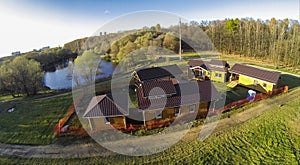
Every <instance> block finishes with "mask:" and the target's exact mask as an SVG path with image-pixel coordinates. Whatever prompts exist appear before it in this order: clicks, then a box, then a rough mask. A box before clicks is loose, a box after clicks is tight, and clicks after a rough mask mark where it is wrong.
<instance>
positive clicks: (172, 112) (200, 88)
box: [137, 80, 221, 125]
mask: <svg viewBox="0 0 300 165" xmlns="http://www.w3.org/2000/svg"><path fill="white" fill-rule="evenodd" d="M149 91H150V92H149ZM137 98H138V108H139V110H140V111H141V112H142V113H143V120H144V124H145V125H146V122H148V121H153V120H164V119H168V118H172V117H176V116H180V115H187V114H195V116H198V117H204V116H206V114H207V113H208V110H209V106H210V103H211V102H213V101H216V100H218V99H220V98H221V96H220V95H219V93H218V91H217V90H216V88H215V87H214V86H213V84H212V83H211V81H209V80H207V81H196V82H188V83H182V84H180V83H179V84H173V83H172V81H170V80H167V81H166V80H164V81H150V82H147V84H143V85H142V86H140V87H138V88H137Z"/></svg>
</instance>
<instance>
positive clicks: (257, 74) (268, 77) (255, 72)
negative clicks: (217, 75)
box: [230, 64, 280, 84]
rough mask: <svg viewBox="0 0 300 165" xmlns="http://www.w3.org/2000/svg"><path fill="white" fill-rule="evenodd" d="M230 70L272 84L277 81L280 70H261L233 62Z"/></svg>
mask: <svg viewBox="0 0 300 165" xmlns="http://www.w3.org/2000/svg"><path fill="white" fill-rule="evenodd" d="M230 72H232V73H237V74H242V75H246V76H249V77H253V78H257V79H260V80H263V81H267V82H271V83H274V84H276V83H277V81H278V79H279V77H280V72H275V71H268V70H263V69H259V68H255V67H251V66H247V65H242V64H234V65H233V66H232V68H231V69H230Z"/></svg>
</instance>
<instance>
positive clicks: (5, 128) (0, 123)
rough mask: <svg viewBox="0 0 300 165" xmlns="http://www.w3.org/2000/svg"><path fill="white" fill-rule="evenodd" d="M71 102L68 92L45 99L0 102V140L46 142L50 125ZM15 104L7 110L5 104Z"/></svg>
mask: <svg viewBox="0 0 300 165" xmlns="http://www.w3.org/2000/svg"><path fill="white" fill-rule="evenodd" d="M71 103H72V97H71V95H70V94H68V95H66V96H60V97H56V98H50V99H45V100H35V101H34V100H29V99H28V100H26V101H11V102H5V103H0V132H1V133H0V142H3V143H13V144H50V143H51V140H52V139H53V138H54V135H53V128H54V125H55V124H57V122H58V120H59V119H60V118H62V117H63V116H64V115H65V114H66V112H67V110H68V108H69V107H70V105H71ZM12 105H16V109H15V110H14V111H13V112H11V113H9V112H7V111H6V110H7V108H9V106H12Z"/></svg>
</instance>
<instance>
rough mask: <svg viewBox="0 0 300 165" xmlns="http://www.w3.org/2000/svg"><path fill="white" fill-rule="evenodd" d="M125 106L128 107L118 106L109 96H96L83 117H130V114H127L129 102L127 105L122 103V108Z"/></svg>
mask: <svg viewBox="0 0 300 165" xmlns="http://www.w3.org/2000/svg"><path fill="white" fill-rule="evenodd" d="M122 98H123V97H122ZM124 100H126V99H124ZM124 103H125V102H124ZM124 105H127V107H124V108H122V107H121V106H119V105H117V104H116V103H115V102H114V101H113V100H112V99H111V96H110V95H107V94H105V95H100V96H95V97H93V98H92V100H91V101H90V103H89V105H88V107H87V109H86V112H85V113H84V115H83V117H84V118H99V117H110V116H124V115H128V112H127V109H128V102H127V103H125V104H123V103H122V106H124ZM125 109H126V110H125Z"/></svg>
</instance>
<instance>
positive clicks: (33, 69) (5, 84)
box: [0, 56, 44, 96]
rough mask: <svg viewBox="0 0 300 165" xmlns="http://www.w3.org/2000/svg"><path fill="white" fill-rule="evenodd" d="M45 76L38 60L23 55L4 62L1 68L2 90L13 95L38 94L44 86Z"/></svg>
mask: <svg viewBox="0 0 300 165" xmlns="http://www.w3.org/2000/svg"><path fill="white" fill-rule="evenodd" d="M43 76H44V72H43V71H42V70H41V67H40V64H39V63H38V62H36V61H34V60H28V59H27V58H26V57H22V56H20V57H16V58H15V59H14V60H13V61H9V62H5V63H3V64H2V65H1V68H0V81H1V86H2V90H4V91H7V92H9V93H10V94H11V95H12V96H15V95H16V94H19V93H21V94H26V95H27V96H30V95H35V94H37V92H38V90H39V89H41V87H42V86H43V83H42V80H43Z"/></svg>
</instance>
